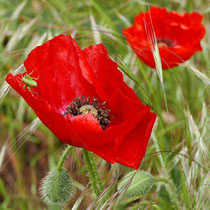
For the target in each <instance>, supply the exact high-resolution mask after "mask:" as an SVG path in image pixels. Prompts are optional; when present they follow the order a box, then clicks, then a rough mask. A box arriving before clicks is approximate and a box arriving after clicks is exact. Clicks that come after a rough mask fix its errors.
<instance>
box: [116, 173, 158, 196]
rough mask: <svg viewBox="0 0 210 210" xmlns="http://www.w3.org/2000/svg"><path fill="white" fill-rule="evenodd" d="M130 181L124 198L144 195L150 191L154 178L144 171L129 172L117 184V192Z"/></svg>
mask: <svg viewBox="0 0 210 210" xmlns="http://www.w3.org/2000/svg"><path fill="white" fill-rule="evenodd" d="M131 179H132V180H131ZM130 181H131V183H130V185H129V187H128V189H127V190H126V192H125V195H126V196H129V197H132V196H138V195H145V194H147V193H148V192H149V190H150V189H151V187H152V185H153V183H154V177H153V176H152V175H151V174H150V173H148V172H145V171H140V170H138V171H137V172H136V171H131V172H129V173H128V174H127V175H126V176H125V177H124V178H123V180H122V181H121V182H120V183H119V184H118V187H117V188H118V190H122V189H123V188H124V187H126V185H127V184H128V183H129V182H130Z"/></svg>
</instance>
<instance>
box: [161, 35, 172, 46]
mask: <svg viewBox="0 0 210 210" xmlns="http://www.w3.org/2000/svg"><path fill="white" fill-rule="evenodd" d="M157 43H158V46H159V47H173V46H174V43H173V42H172V41H171V40H169V39H167V38H165V37H161V38H157Z"/></svg>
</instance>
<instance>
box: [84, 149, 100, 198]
mask: <svg viewBox="0 0 210 210" xmlns="http://www.w3.org/2000/svg"><path fill="white" fill-rule="evenodd" d="M82 153H83V156H84V160H85V164H86V169H87V172H88V176H89V179H90V184H91V186H92V188H93V191H94V193H95V194H96V196H99V195H100V193H101V191H102V190H101V189H102V188H103V185H102V182H101V180H100V177H99V174H98V171H97V169H96V165H95V162H94V160H93V157H92V156H91V155H92V154H90V152H88V151H87V150H86V149H82ZM99 180H100V181H99Z"/></svg>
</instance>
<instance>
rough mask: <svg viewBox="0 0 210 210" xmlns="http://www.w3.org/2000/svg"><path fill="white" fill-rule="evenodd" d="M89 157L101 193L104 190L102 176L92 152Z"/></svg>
mask: <svg viewBox="0 0 210 210" xmlns="http://www.w3.org/2000/svg"><path fill="white" fill-rule="evenodd" d="M88 157H89V160H90V163H91V165H92V168H93V172H94V176H95V179H96V181H97V184H98V187H99V191H100V193H101V192H102V191H103V190H104V186H103V184H102V181H101V178H100V175H99V173H98V170H97V168H96V164H95V161H94V158H93V154H92V152H88Z"/></svg>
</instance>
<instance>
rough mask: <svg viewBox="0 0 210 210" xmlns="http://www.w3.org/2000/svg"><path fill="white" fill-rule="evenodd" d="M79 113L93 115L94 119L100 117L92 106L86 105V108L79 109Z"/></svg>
mask: <svg viewBox="0 0 210 210" xmlns="http://www.w3.org/2000/svg"><path fill="white" fill-rule="evenodd" d="M79 112H80V113H81V114H88V113H92V114H93V116H94V117H97V115H98V111H97V110H96V109H95V107H94V106H92V105H84V106H81V107H80V109H79Z"/></svg>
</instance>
